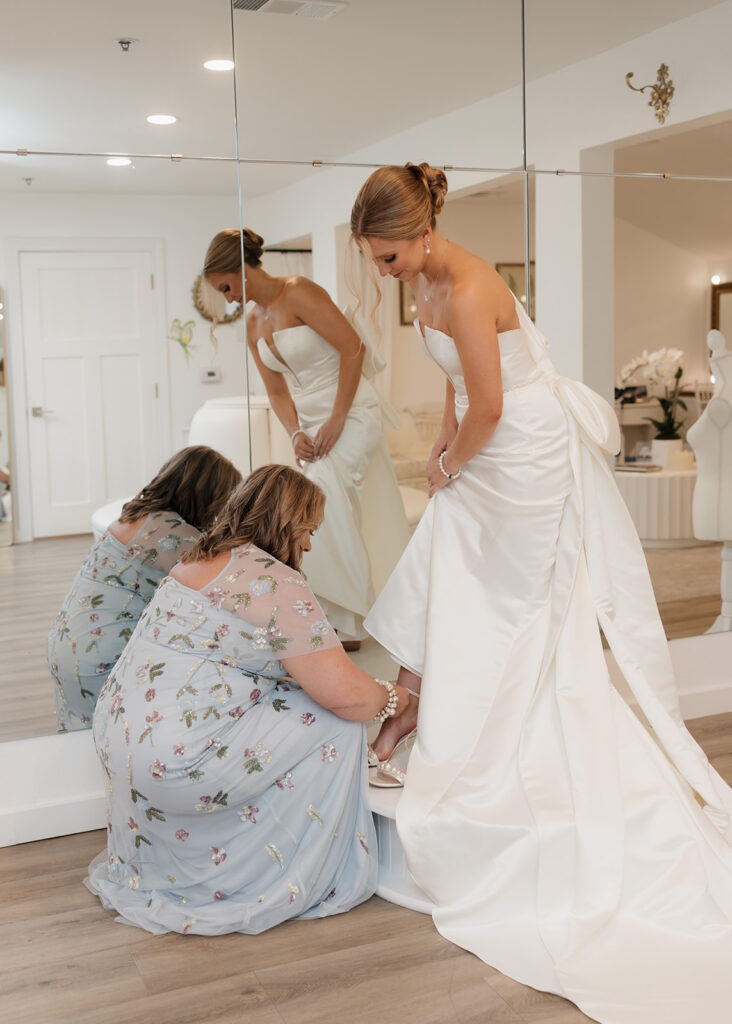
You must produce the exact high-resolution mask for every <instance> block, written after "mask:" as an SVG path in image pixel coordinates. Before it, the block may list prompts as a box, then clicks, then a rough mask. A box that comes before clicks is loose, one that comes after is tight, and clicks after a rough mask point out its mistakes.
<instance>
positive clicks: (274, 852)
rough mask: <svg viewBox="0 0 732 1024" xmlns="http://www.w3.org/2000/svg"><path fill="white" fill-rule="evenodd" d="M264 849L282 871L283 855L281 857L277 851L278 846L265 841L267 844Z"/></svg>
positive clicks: (283, 868) (283, 866) (283, 867)
mask: <svg viewBox="0 0 732 1024" xmlns="http://www.w3.org/2000/svg"><path fill="white" fill-rule="evenodd" d="M265 850H266V851H267V853H268V854H269V855H270V857H271V858H272V860H273V861H274V862H275V863H276V864H279V866H280V867H281V868H282V870H283V871H284V870H285V862H284V859H283V857H282V854H281V853H280V851H279V848H278V847H277V846H275V844H274V843H267V845H266V846H265Z"/></svg>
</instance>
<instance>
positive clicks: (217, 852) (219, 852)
mask: <svg viewBox="0 0 732 1024" xmlns="http://www.w3.org/2000/svg"><path fill="white" fill-rule="evenodd" d="M209 849H210V850H211V860H212V861H213V862H214V864H215V865H216V867H218V866H219V864H223V863H224V861H225V860H226V850H224V849H223V847H222V848H221V849H219V848H218V846H211V847H209Z"/></svg>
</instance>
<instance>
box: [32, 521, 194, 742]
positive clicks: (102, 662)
mask: <svg viewBox="0 0 732 1024" xmlns="http://www.w3.org/2000/svg"><path fill="white" fill-rule="evenodd" d="M200 536H201V534H200V533H199V531H198V530H197V529H196V528H195V527H194V526H189V524H188V523H186V522H185V521H184V520H183V519H181V518H180V516H178V515H176V513H175V512H151V513H150V515H148V516H147V518H146V519H145V521H144V522H143V524H142V525H141V527H140V529H139V530H138V531H137V533H136V534H135V535H134V537H132V539H131V540H130V541H129V543H127V544H122V543H121V541H118V540H117V538H116V537H113V536H112V534H111V533H105V534H104V536H103V537H102V538H101V539H100V540H99V541H97V543H96V544H95V545H94V546H93V548H92V549H91V551H90V552H89V554H88V555H87V556H86V558H85V559H84V563H83V565H82V566H81V568H80V569H79V571H78V573H77V574H76V578H75V579H74V582H73V583H72V585H71V589H70V590H69V593H68V595H67V596H66V600H65V601H64V603H63V607H62V608H61V611H60V612H59V614H58V616H57V618H56V622H55V623H54V626H53V629H52V630H51V633H50V635H49V637H48V665H49V668H50V669H51V674H52V676H53V678H54V680H55V681H56V687H55V697H56V719H57V728H58V731H59V732H68V731H71V730H76V729H90V728H91V722H92V715H93V714H94V706H95V705H96V702H97V698H98V696H99V691H100V690H101V688H102V687H103V686H104V683H105V681H106V679H107V676H108V675H109V672H110V670H111V669H112V667H113V666H114V663H115V662H116V661H117V658H119V656H120V654H121V653H122V651H123V650H124V648H125V644H126V643H127V641H128V640H129V638H130V636H131V635H132V631H133V629H134V628H135V626H136V625H137V622H138V620H139V618H140V616H141V615H142V613H143V612H144V610H145V608H146V607H147V604H148V602H149V600H150V598H151V597H152V596H153V594H154V593H155V589H156V587H157V585H158V583H159V582H160V580H161V579H162V578H163V577H164V576H165V575H166V573H168V572H169V571H170V570H171V569H172V568H173V566H174V565H175V563H176V562H177V561H178V559H179V558H180V556H181V553H182V552H183V551H185V550H186V549H187V548H189V547H192V545H193V544H195V543H196V541H197V540H198V538H199V537H200Z"/></svg>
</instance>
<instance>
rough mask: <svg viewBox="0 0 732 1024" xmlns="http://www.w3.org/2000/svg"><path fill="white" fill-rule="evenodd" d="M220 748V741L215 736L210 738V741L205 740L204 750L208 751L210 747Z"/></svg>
mask: <svg viewBox="0 0 732 1024" xmlns="http://www.w3.org/2000/svg"><path fill="white" fill-rule="evenodd" d="M220 746H221V740H220V739H219V738H218V737H217V736H212V737H211V739H209V740H206V750H210V749H211V747H216V749H217V750H218V748H219V747H220Z"/></svg>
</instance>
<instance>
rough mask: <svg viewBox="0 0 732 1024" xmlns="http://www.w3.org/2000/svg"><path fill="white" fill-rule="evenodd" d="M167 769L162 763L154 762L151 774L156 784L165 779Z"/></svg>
mask: <svg viewBox="0 0 732 1024" xmlns="http://www.w3.org/2000/svg"><path fill="white" fill-rule="evenodd" d="M165 772H166V767H165V765H164V764H163V762H162V761H157V760H155V761H153V763H152V764H151V766H150V774H151V775H152V777H153V778H154V779H155V781H156V782H161V781H162V779H164V778H165Z"/></svg>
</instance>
